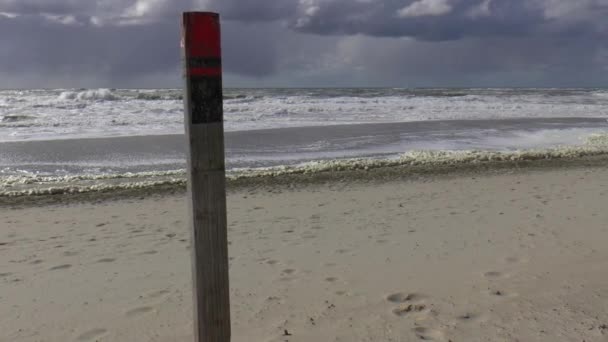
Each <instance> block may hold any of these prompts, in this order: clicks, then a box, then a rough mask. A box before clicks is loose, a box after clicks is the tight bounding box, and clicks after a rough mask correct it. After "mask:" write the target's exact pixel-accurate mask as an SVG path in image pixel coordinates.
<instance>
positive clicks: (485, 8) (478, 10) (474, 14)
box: [468, 0, 492, 18]
mask: <svg viewBox="0 0 608 342" xmlns="http://www.w3.org/2000/svg"><path fill="white" fill-rule="evenodd" d="M491 3H492V0H484V1H483V2H482V3H480V4H479V5H477V6H475V7H473V8H471V9H470V10H469V13H468V16H469V17H471V18H480V17H489V16H490V15H492V11H491V10H490V4H491Z"/></svg>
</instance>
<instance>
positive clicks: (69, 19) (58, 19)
mask: <svg viewBox="0 0 608 342" xmlns="http://www.w3.org/2000/svg"><path fill="white" fill-rule="evenodd" d="M42 17H44V18H45V19H46V20H48V21H52V22H54V23H58V24H62V25H79V24H80V23H79V22H78V20H76V18H75V17H74V16H73V15H56V14H48V13H43V14H42Z"/></svg>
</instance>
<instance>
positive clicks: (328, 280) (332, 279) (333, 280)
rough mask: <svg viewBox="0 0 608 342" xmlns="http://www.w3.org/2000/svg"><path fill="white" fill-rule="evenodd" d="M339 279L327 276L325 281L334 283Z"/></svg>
mask: <svg viewBox="0 0 608 342" xmlns="http://www.w3.org/2000/svg"><path fill="white" fill-rule="evenodd" d="M337 280H338V278H336V277H327V278H325V281H326V282H328V283H334V282H336V281H337Z"/></svg>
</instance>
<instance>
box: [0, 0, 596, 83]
mask: <svg viewBox="0 0 608 342" xmlns="http://www.w3.org/2000/svg"><path fill="white" fill-rule="evenodd" d="M192 9H201V10H213V11H218V12H220V13H221V15H222V18H223V22H224V23H223V49H224V66H225V70H226V71H227V72H228V78H229V79H239V80H243V79H247V78H249V81H248V82H249V83H248V85H257V84H266V85H267V84H269V83H268V82H271V83H272V82H274V83H275V84H281V85H294V86H296V85H298V82H303V83H305V84H307V85H312V84H314V83H315V82H317V83H318V85H333V84H340V85H347V84H345V83H348V82H351V84H352V85H366V84H370V85H384V84H386V85H399V84H408V85H416V84H424V85H428V84H427V83H428V82H433V84H437V85H441V84H442V82H443V83H445V84H454V82H456V83H455V84H457V83H458V82H459V81H460V82H461V85H469V84H476V82H477V83H483V82H488V80H492V81H494V83H497V84H502V83H506V84H514V85H527V84H534V85H536V84H537V83H539V82H540V83H541V84H543V82H544V83H546V85H552V84H566V83H567V82H568V81H572V80H574V82H575V83H576V84H580V85H587V84H601V83H602V82H605V81H608V76H607V72H608V43H607V41H608V40H607V39H606V38H608V23H607V22H606V20H605V18H606V17H608V0H576V1H574V0H509V1H505V0H100V1H82V0H0V60H1V62H2V63H0V87H11V86H12V85H13V84H21V83H19V82H17V81H19V80H20V79H21V80H22V83H23V84H24V85H26V86H31V85H30V84H31V83H32V82H33V81H32V80H38V83H40V84H43V85H48V86H62V85H65V86H69V85H70V84H82V83H87V82H88V83H92V86H98V85H103V86H113V85H115V86H121V85H129V86H132V85H135V84H137V82H155V84H142V86H164V85H166V86H175V85H178V84H179V65H180V64H179V48H178V46H177V44H178V41H179V14H180V12H182V11H185V10H192ZM231 77H232V78H231ZM8 80H10V81H8ZM150 80H153V81H150ZM315 80H316V81H315ZM412 80H413V81H412ZM416 80H424V81H416ZM429 80H430V81H429ZM427 81H428V82H427ZM586 81H589V82H591V83H589V82H587V83H585V82H586ZM16 82H17V83H16ZM366 82H367V83H366ZM411 82H413V84H411ZM425 82H426V83H425ZM501 82H502V83H501ZM594 82H595V83H594ZM490 83H491V82H490Z"/></svg>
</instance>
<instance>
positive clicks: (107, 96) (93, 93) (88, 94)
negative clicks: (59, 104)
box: [58, 89, 120, 101]
mask: <svg viewBox="0 0 608 342" xmlns="http://www.w3.org/2000/svg"><path fill="white" fill-rule="evenodd" d="M119 99H120V97H119V96H117V95H116V94H114V93H113V92H112V91H111V90H110V89H95V90H84V91H78V92H76V91H64V92H62V93H61V94H59V97H58V100H60V101H67V100H77V101H115V100H119Z"/></svg>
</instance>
